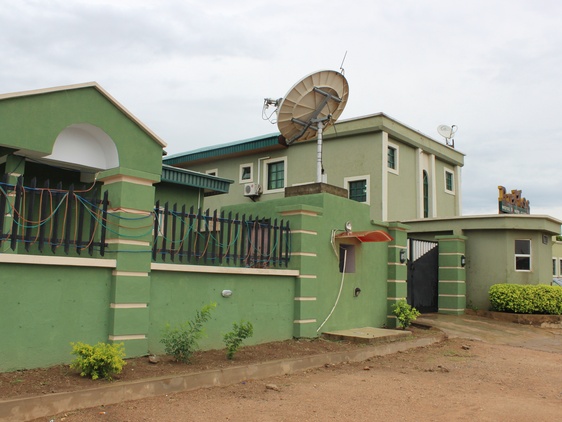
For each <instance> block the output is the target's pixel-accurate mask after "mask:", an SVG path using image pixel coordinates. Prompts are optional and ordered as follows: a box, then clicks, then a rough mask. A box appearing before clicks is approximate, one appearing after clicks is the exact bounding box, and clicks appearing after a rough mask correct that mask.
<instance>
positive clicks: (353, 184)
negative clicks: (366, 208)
mask: <svg viewBox="0 0 562 422" xmlns="http://www.w3.org/2000/svg"><path fill="white" fill-rule="evenodd" d="M344 187H345V188H346V189H347V194H348V198H349V199H352V200H354V201H357V202H364V203H366V204H368V203H369V176H368V175H366V176H355V177H346V178H345V179H344Z"/></svg>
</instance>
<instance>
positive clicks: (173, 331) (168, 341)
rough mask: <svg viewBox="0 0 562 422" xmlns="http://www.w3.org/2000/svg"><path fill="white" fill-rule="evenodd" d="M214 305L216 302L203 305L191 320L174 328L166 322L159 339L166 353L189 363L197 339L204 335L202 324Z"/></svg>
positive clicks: (208, 316)
mask: <svg viewBox="0 0 562 422" xmlns="http://www.w3.org/2000/svg"><path fill="white" fill-rule="evenodd" d="M216 306H217V304H216V303H209V304H208V305H205V306H203V308H202V309H201V311H196V314H195V319H194V320H193V321H186V322H184V323H183V324H179V325H178V326H176V327H175V328H172V327H171V326H170V324H166V327H165V328H164V331H163V333H162V339H161V340H160V343H162V344H164V351H165V352H166V354H167V355H170V356H173V357H174V359H175V360H176V362H184V363H189V360H190V359H191V356H192V355H193V353H195V351H196V350H197V349H198V348H199V344H198V343H197V341H198V340H200V339H201V338H203V336H204V335H205V329H204V327H203V324H204V323H205V322H207V321H208V320H209V319H210V317H211V311H212V310H213V309H214V308H215V307H216Z"/></svg>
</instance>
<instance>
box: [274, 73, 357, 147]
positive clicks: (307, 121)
mask: <svg viewBox="0 0 562 422" xmlns="http://www.w3.org/2000/svg"><path fill="white" fill-rule="evenodd" d="M348 96H349V86H348V84H347V80H346V79H345V76H343V75H342V74H341V73H339V72H336V71H334V70H322V71H319V72H315V73H312V74H310V75H308V76H305V77H304V78H302V79H301V80H300V81H298V82H297V83H296V84H295V85H294V86H293V87H292V88H291V89H290V90H289V92H288V93H287V95H285V97H284V98H283V99H282V100H281V101H280V103H279V108H278V110H277V127H278V128H279V132H281V135H283V137H284V138H285V139H286V143H287V145H291V144H292V143H293V142H295V141H306V140H308V139H312V138H314V137H316V136H317V135H318V123H319V122H321V123H322V129H324V128H326V127H328V126H329V125H330V124H333V123H334V122H335V121H336V120H337V119H338V118H339V117H340V115H341V114H342V112H343V109H344V108H345V105H346V103H347V98H348Z"/></svg>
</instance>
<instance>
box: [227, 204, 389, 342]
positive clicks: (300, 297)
mask: <svg viewBox="0 0 562 422" xmlns="http://www.w3.org/2000/svg"><path fill="white" fill-rule="evenodd" d="M229 209H230V208H226V210H227V211H228V210H229ZM232 209H233V210H234V209H235V210H236V211H237V212H240V213H246V214H247V215H249V214H253V216H254V217H255V216H256V215H259V216H262V215H263V216H272V217H273V218H275V216H277V218H278V219H279V220H281V219H283V220H285V221H289V223H290V227H291V231H292V244H291V253H292V255H291V261H290V263H289V268H293V269H298V270H299V271H300V276H299V277H298V278H297V281H296V287H295V321H297V322H295V326H294V333H293V335H294V336H295V337H315V336H317V335H318V334H319V333H321V332H325V331H333V330H341V329H349V328H360V327H366V326H371V327H382V326H383V325H385V324H386V300H387V278H388V277H387V274H388V265H387V263H388V245H387V243H386V242H380V243H379V242H376V243H362V244H361V243H359V242H358V241H347V242H346V243H351V244H353V245H354V246H355V260H356V262H355V272H354V273H347V274H345V277H344V278H343V287H342V293H341V295H340V298H339V301H337V297H338V292H339V290H340V286H341V283H342V273H340V271H339V258H338V257H337V256H336V254H335V253H334V250H333V248H332V244H331V233H332V230H333V229H337V230H339V231H338V233H341V232H342V231H343V228H344V227H345V222H346V221H351V222H352V224H353V230H354V231H362V230H377V229H382V230H385V231H386V227H384V226H377V225H374V224H372V223H371V221H370V217H369V213H370V209H369V206H368V205H366V204H362V203H358V202H355V201H351V200H349V199H346V198H341V197H337V196H334V195H330V194H312V195H306V196H296V197H289V198H284V199H281V200H268V201H264V202H256V203H253V204H250V205H247V206H242V205H238V206H236V207H235V208H234V207H233V208H232ZM338 242H339V241H335V245H336V249H338V248H339V246H338ZM355 288H360V289H361V293H360V295H359V296H358V297H355V296H354V295H353V293H354V290H355ZM336 301H337V306H336V307H335V309H334V311H333V314H332V316H331V317H330V319H329V320H328V321H327V322H326V323H325V325H324V326H323V328H322V330H321V331H320V332H317V330H318V328H319V327H320V325H321V324H322V323H323V321H324V320H325V319H326V317H327V316H328V315H329V314H330V312H331V310H332V308H333V307H334V305H335V304H336ZM298 321H300V322H298Z"/></svg>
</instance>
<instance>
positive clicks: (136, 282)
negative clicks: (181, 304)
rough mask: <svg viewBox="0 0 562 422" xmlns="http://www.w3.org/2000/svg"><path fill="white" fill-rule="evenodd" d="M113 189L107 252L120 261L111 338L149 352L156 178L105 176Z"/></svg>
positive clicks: (132, 352) (134, 351)
mask: <svg viewBox="0 0 562 422" xmlns="http://www.w3.org/2000/svg"><path fill="white" fill-rule="evenodd" d="M101 181H103V182H104V189H105V190H107V191H108V192H109V201H110V207H109V210H110V211H111V217H109V219H108V221H107V222H106V225H107V229H108V230H107V239H106V241H107V243H108V245H109V247H108V251H107V253H106V257H108V258H113V259H115V260H116V261H117V264H116V268H115V269H114V270H113V272H112V278H111V298H110V304H109V333H108V340H109V341H110V342H111V343H124V345H125V352H126V354H127V356H128V357H131V356H141V355H146V354H147V353H148V338H147V336H148V329H149V304H150V303H149V302H150V264H151V246H150V245H151V239H152V228H153V221H154V220H153V217H152V210H153V207H154V187H153V185H152V184H153V183H154V180H151V179H149V178H148V177H147V178H141V177H138V176H134V177H133V176H127V175H123V174H118V175H110V176H108V177H105V178H103V177H102V178H101Z"/></svg>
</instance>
